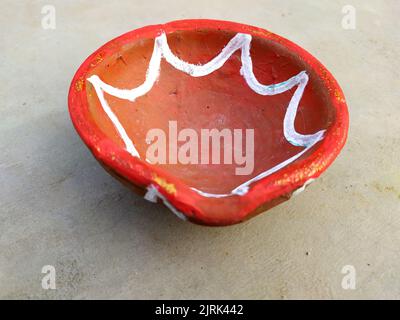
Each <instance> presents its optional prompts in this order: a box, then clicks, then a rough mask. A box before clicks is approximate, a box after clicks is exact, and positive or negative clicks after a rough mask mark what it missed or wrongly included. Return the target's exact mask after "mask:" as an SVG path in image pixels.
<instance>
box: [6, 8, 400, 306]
mask: <svg viewBox="0 0 400 320" xmlns="http://www.w3.org/2000/svg"><path fill="white" fill-rule="evenodd" d="M45 4H53V5H54V6H55V8H56V14H57V16H56V17H57V20H56V21H57V27H56V29H55V30H43V29H42V27H41V19H42V14H41V8H42V6H43V5H45ZM346 4H350V5H353V6H354V7H355V8H356V10H357V11H356V12H357V27H356V29H355V30H344V29H343V28H342V26H341V20H342V17H343V14H342V12H341V10H342V7H343V5H346ZM399 14H400V2H399V1H396V0H391V1H390V0H388V1H378V0H369V1H366V0H364V1H355V0H353V1H350V0H348V1H328V0H324V1H283V0H279V1H243V0H241V1H237V0H229V1H225V0H224V1H215V0H213V1H168V2H167V1H105V0H101V1H77V0H75V1H54V0H53V1H51V0H48V1H22V0H20V1H11V0H2V13H1V15H0V36H1V38H0V52H1V60H0V71H1V72H0V84H1V86H0V111H1V120H0V155H1V157H0V203H1V207H0V298H40V299H42V298H200V299H201V298H261V299H264V298H277V299H281V298H282V299H284V298H339V299H343V298H400V251H399V243H400V242H399V241H400V230H399V229H400V170H399V158H400V151H399V146H400V135H399V133H400V106H399V101H400V90H399V88H400V80H399V70H400V62H399V61H400V60H399V53H400V52H399V51H400V50H399V48H400V35H399V32H398V27H399V23H398V17H399ZM183 18H216V19H224V20H233V21H238V22H243V23H248V24H252V25H256V26H259V27H263V28H266V29H269V30H271V31H273V32H275V33H278V34H281V35H283V36H285V37H287V38H289V39H290V40H292V41H294V42H296V43H297V44H299V45H301V46H303V47H304V48H305V49H306V50H308V51H310V52H311V53H312V54H313V55H315V56H316V57H317V58H318V59H319V60H320V61H322V62H323V63H324V64H325V65H326V66H327V68H328V69H329V70H330V71H331V72H332V73H333V74H334V76H335V77H336V78H337V80H338V81H339V83H340V84H341V86H342V88H343V90H344V92H345V95H346V98H347V101H348V105H349V109H350V117H351V119H350V120H351V123H350V125H351V126H350V132H349V140H348V143H347V145H346V147H345V149H344V150H343V153H342V154H341V155H340V156H339V158H338V159H337V161H336V162H335V163H334V164H333V165H332V166H331V167H330V168H329V169H328V171H327V172H326V173H324V174H323V176H322V177H321V178H320V179H318V180H317V181H316V182H314V183H313V184H312V185H311V186H310V187H309V188H308V189H307V191H305V192H304V193H302V194H301V195H299V196H298V197H295V198H293V199H292V200H290V201H289V202H286V203H284V204H283V205H280V206H278V207H276V208H274V209H272V210H270V211H269V212H268V213H266V214H262V215H260V216H258V217H256V218H254V219H252V220H250V221H248V222H246V223H243V224H241V225H236V226H232V227H227V228H208V227H200V226H196V225H193V224H190V223H186V222H183V221H180V220H178V219H177V218H176V217H175V216H174V215H173V214H171V213H170V212H169V211H168V210H167V209H165V208H164V207H162V206H157V205H154V204H151V203H148V202H146V201H145V200H143V199H142V198H140V197H138V196H136V195H134V194H132V193H131V192H130V191H129V190H127V189H125V188H124V187H123V186H121V185H120V184H119V183H118V182H117V181H115V180H114V179H113V178H111V177H110V176H109V175H108V174H107V173H106V172H105V171H104V170H103V169H102V168H101V167H100V166H99V165H98V164H97V162H96V161H95V160H94V159H93V157H92V156H91V154H90V153H89V151H88V150H87V149H86V147H85V146H84V145H83V143H82V142H81V140H80V139H79V137H78V136H77V134H76V133H75V131H74V128H73V126H72V124H71V122H70V119H69V115H68V111H67V102H66V101H67V94H68V87H69V83H70V81H71V79H72V76H73V74H74V72H75V71H76V69H77V68H78V67H79V65H80V64H81V63H82V62H83V60H84V59H85V58H86V56H88V55H89V54H90V53H92V52H93V51H94V50H95V49H97V48H98V47H99V46H100V45H102V44H103V43H104V42H106V41H108V40H110V39H112V38H113V37H115V36H118V35H120V34H122V33H125V32H127V31H129V30H131V29H134V28H137V27H141V26H144V25H148V24H156V23H162V22H167V21H170V20H175V19H183ZM44 265H54V266H55V268H56V272H57V273H56V275H57V278H56V281H57V282H56V284H57V289H56V290H47V291H46V290H43V289H42V288H41V279H42V277H43V274H41V269H42V267H43V266H44ZM345 265H353V266H354V267H355V269H356V272H357V273H356V275H357V278H356V289H355V290H344V289H342V287H341V281H342V278H343V276H344V275H343V274H341V270H342V267H343V266H345Z"/></svg>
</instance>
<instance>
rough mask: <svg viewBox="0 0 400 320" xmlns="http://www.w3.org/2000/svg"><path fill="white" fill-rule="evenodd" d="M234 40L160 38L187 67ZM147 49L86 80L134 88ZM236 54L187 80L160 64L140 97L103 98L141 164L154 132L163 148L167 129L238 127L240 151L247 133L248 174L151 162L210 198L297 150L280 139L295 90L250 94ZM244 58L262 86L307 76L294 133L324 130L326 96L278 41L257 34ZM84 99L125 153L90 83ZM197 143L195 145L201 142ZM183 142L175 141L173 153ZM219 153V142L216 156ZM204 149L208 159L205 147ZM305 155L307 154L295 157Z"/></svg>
mask: <svg viewBox="0 0 400 320" xmlns="http://www.w3.org/2000/svg"><path fill="white" fill-rule="evenodd" d="M234 36H235V33H232V32H225V31H219V30H208V29H200V30H192V31H176V32H173V33H170V34H168V35H167V39H168V44H169V47H170V49H171V51H172V52H173V53H174V55H176V56H177V57H179V58H180V59H182V60H184V61H187V62H190V63H193V64H204V63H206V62H208V61H210V60H211V59H213V58H214V57H215V56H217V55H218V54H219V53H220V52H221V50H222V49H223V48H224V46H225V45H226V44H227V43H228V42H229V41H230V40H231V39H232V38H233V37H234ZM153 47H154V39H141V40H136V41H133V42H131V43H130V44H129V45H125V46H124V47H121V48H119V49H118V52H116V53H115V54H113V55H112V56H109V57H106V58H104V60H103V61H102V62H101V63H100V64H98V65H97V66H96V67H95V68H94V69H93V70H91V74H90V75H97V76H99V77H100V78H101V79H102V80H103V81H104V82H105V83H108V84H110V85H112V86H113V87H116V88H120V89H132V88H135V87H138V86H139V85H141V84H142V83H143V82H144V80H145V78H146V70H147V68H148V66H149V61H150V58H151V56H152V53H153ZM240 54H241V51H240V50H237V51H236V52H235V53H234V54H233V55H232V56H231V57H230V58H229V59H228V60H227V61H226V63H225V64H224V65H223V66H222V67H221V68H220V69H218V70H216V71H214V72H213V73H211V74H209V75H207V76H204V77H192V76H190V75H188V74H186V73H184V72H182V71H179V70H177V69H175V68H174V67H173V66H172V65H170V64H169V63H168V62H166V61H165V59H163V60H162V61H161V68H160V75H159V78H158V81H157V82H156V83H155V84H154V86H153V87H152V89H151V90H150V91H149V92H148V93H147V94H145V95H143V96H141V97H138V98H137V99H136V100H135V101H134V102H131V101H128V100H126V99H120V98H117V97H115V96H112V95H109V94H107V93H106V94H105V98H106V99H107V102H108V104H109V106H110V108H111V109H112V110H113V112H114V114H115V115H116V116H117V117H118V119H119V121H120V123H121V124H122V125H123V127H124V129H125V131H126V133H127V135H128V136H129V137H130V139H131V140H132V141H133V143H134V145H135V148H136V149H137V151H138V153H139V155H140V157H141V159H146V153H147V151H148V148H149V145H151V143H152V142H150V141H149V140H148V139H146V138H147V135H148V133H149V131H150V130H152V129H155V128H157V129H161V130H163V132H165V133H166V137H167V139H166V147H167V149H166V150H168V148H169V145H170V144H171V143H172V140H170V139H169V134H170V133H171V132H172V131H173V130H174V124H176V126H177V130H178V132H179V131H180V130H182V129H186V128H191V129H194V130H195V132H197V133H198V137H200V136H201V130H202V129H219V130H222V129H230V130H231V132H232V130H233V129H242V130H243V131H242V132H243V134H242V140H243V141H242V143H243V146H246V141H245V137H246V135H245V134H244V132H245V131H244V130H245V129H253V130H254V157H253V158H254V163H253V170H252V171H251V172H249V173H248V174H245V175H238V174H236V169H237V168H238V167H243V166H244V165H238V163H235V162H234V161H233V163H232V164H223V163H216V164H213V163H209V164H182V163H176V164H171V163H170V161H168V160H169V159H168V154H167V164H154V166H157V167H162V169H163V170H165V171H167V172H168V173H169V174H171V175H174V176H175V177H177V178H179V179H180V180H182V181H183V182H185V183H186V184H187V185H188V186H190V187H194V188H197V189H199V190H202V191H204V192H210V193H227V192H230V191H231V190H232V189H234V188H235V187H237V186H238V185H240V184H242V183H244V182H246V181H248V180H249V179H251V178H253V177H255V176H257V175H258V174H260V173H262V172H264V171H266V170H268V169H269V168H272V167H274V166H276V165H278V164H279V163H282V162H283V161H285V160H287V159H289V158H290V157H292V156H294V155H295V154H297V153H299V152H300V151H301V150H303V149H304V147H298V146H294V145H292V144H291V143H289V142H288V141H287V140H286V139H285V137H284V134H283V119H284V116H285V113H286V110H287V107H288V104H289V101H290V99H291V98H292V96H293V93H294V91H295V89H296V87H295V88H293V89H291V90H288V91H286V92H284V93H281V94H276V95H272V96H262V95H259V94H257V93H256V92H254V91H253V90H252V89H251V88H250V87H249V86H248V85H247V83H246V81H245V79H244V78H243V77H242V76H241V74H240V68H241V55H240ZM250 54H251V57H252V60H253V72H254V75H255V76H256V78H257V80H258V81H259V82H260V83H262V84H273V83H280V82H283V81H286V80H288V79H289V78H291V77H293V76H295V75H297V74H298V73H299V72H301V71H303V70H305V71H307V73H308V75H309V77H310V80H309V82H308V84H307V86H306V89H305V91H304V94H303V96H302V98H301V101H300V104H299V107H298V110H297V114H296V120H295V129H296V131H297V132H299V133H301V134H312V133H315V132H317V131H319V130H321V129H326V128H328V127H329V125H330V123H331V122H332V121H333V120H334V116H335V114H334V111H333V108H332V106H331V103H330V100H329V98H328V92H327V90H326V89H325V88H324V86H323V85H322V82H321V80H320V79H319V77H318V76H316V75H315V73H314V71H313V70H312V69H311V68H310V67H309V66H308V65H307V64H305V63H304V62H303V61H302V60H301V59H300V58H299V57H298V56H296V55H294V54H293V53H291V52H289V51H288V50H287V48H285V47H283V46H282V45H280V44H279V43H276V42H273V41H270V40H265V39H262V38H260V37H256V36H253V37H252V41H251V49H250ZM90 75H89V76H90ZM87 98H88V102H89V109H90V115H91V117H92V119H93V120H94V122H95V123H96V125H97V126H98V127H99V128H100V129H101V130H102V131H103V132H104V133H105V134H106V135H107V136H108V137H109V138H110V139H112V140H113V141H114V142H115V143H116V144H118V145H120V146H121V148H124V142H123V140H122V139H121V137H120V135H119V134H118V131H117V130H116V128H115V126H114V125H113V123H112V122H111V120H110V118H109V117H108V116H107V114H106V113H105V112H104V110H103V108H102V106H101V104H100V102H99V99H98V96H97V94H96V92H95V90H94V88H93V86H92V85H91V84H90V83H89V82H87ZM171 124H172V126H171ZM198 141H199V148H200V147H201V140H200V138H199V140H198ZM184 143H185V142H184V141H180V142H179V141H178V143H177V148H178V149H179V148H180V147H181V146H182V145H183V144H184ZM224 151H225V150H224V144H223V143H221V150H220V156H221V159H223V155H224ZM243 151H245V148H244V149H243ZM209 152H210V158H211V156H212V155H211V150H210V151H209ZM229 152H231V150H230V151H229ZM306 156H307V153H305V154H303V155H302V157H306ZM199 157H200V156H199Z"/></svg>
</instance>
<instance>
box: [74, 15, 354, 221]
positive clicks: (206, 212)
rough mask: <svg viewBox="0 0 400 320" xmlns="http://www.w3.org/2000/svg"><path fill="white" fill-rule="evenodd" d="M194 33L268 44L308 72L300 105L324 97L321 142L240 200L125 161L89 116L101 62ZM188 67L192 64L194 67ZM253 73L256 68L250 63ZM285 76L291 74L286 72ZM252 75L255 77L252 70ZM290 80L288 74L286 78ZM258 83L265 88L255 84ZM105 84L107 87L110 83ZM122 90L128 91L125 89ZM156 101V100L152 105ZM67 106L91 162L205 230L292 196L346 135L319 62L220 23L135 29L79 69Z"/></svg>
mask: <svg viewBox="0 0 400 320" xmlns="http://www.w3.org/2000/svg"><path fill="white" fill-rule="evenodd" d="M197 30H203V31H204V30H208V31H209V32H212V33H218V32H227V33H232V34H236V33H246V34H250V35H251V36H252V37H253V39H259V40H260V41H264V40H267V41H269V43H270V44H276V45H277V46H279V47H280V48H281V49H282V48H283V49H284V50H286V51H287V52H288V53H290V54H291V55H295V56H296V57H297V59H298V63H299V64H303V65H304V68H305V69H307V72H308V73H310V72H311V73H312V74H313V77H314V79H316V80H315V82H314V84H312V83H309V86H308V87H307V88H306V91H305V96H304V99H309V100H307V101H309V102H308V104H309V105H311V107H315V106H318V103H320V102H318V101H317V100H315V99H314V100H312V95H313V94H314V93H315V95H319V93H320V92H322V93H323V94H324V95H326V97H327V98H326V99H325V100H327V101H326V106H325V108H328V109H329V110H328V113H329V114H331V116H329V119H328V120H327V121H326V123H327V124H326V127H325V128H324V129H326V130H327V131H326V133H325V137H324V139H323V140H322V141H320V142H318V143H317V144H316V145H315V146H314V147H313V148H312V149H310V150H309V151H308V152H306V153H305V154H304V155H303V156H301V157H300V158H299V159H297V160H296V161H294V162H293V163H291V164H289V165H288V166H286V167H284V168H283V169H281V170H278V171H277V172H275V173H273V174H271V175H269V176H267V177H265V178H263V179H261V180H259V181H257V182H254V183H253V184H251V185H250V190H249V191H248V193H246V194H244V195H242V196H238V195H233V196H230V197H226V198H207V197H204V196H201V195H200V194H198V193H197V192H195V191H193V190H192V189H190V186H189V185H188V184H187V183H185V182H184V181H183V180H182V179H181V178H179V177H177V176H176V175H174V174H171V171H168V170H164V169H163V167H162V166H154V165H151V164H149V163H147V162H146V161H143V160H141V159H139V158H135V157H133V156H132V155H130V154H129V153H128V152H127V151H126V150H125V149H124V148H123V147H122V146H121V144H119V143H117V142H116V141H115V140H113V139H111V138H110V134H109V132H107V130H106V131H105V130H104V129H102V128H100V127H99V125H98V123H97V122H96V120H95V119H94V117H93V113H92V112H91V110H90V108H91V107H90V103H89V101H88V100H89V99H88V92H89V93H90V90H89V89H91V88H90V86H91V84H90V83H89V82H87V81H86V79H87V78H88V76H90V75H91V74H93V71H94V70H95V69H96V68H98V67H99V66H101V64H102V61H104V60H107V59H108V58H110V57H112V56H115V55H116V54H118V52H120V51H121V50H122V49H121V48H123V47H126V46H128V45H129V44H131V43H133V42H135V41H138V40H142V39H154V38H155V37H157V36H158V35H159V34H160V33H161V32H165V33H166V34H167V36H168V35H173V34H174V33H176V32H190V31H197ZM210 30H211V31H210ZM252 48H253V47H252ZM171 49H173V48H171ZM221 49H222V48H221ZM252 55H253V52H252ZM195 58H196V57H195ZM195 58H192V59H195ZM184 60H185V59H184ZM123 62H124V61H123ZM190 62H192V63H196V62H195V61H190ZM124 63H125V62H124ZM203 63H204V62H203ZM255 67H257V64H256V63H255ZM268 68H271V66H268ZM273 68H274V66H272V69H268V70H271V71H270V72H271V73H272V75H273V76H274V74H275V73H279V70H278V72H277V71H276V70H274V69H273ZM161 72H162V71H161ZM287 73H288V74H289V73H292V70H290V71H287ZM255 74H256V76H257V77H258V74H257V70H256V69H255ZM295 74H296V73H294V74H293V73H292V75H295ZM285 76H286V74H285ZM287 78H289V76H288V77H287ZM260 82H262V83H266V82H263V81H261V80H260ZM110 84H111V85H112V83H110ZM317 85H318V87H317ZM124 88H128V89H131V87H126V86H124ZM92 91H93V90H92ZM322 93H321V94H322ZM306 95H308V96H309V98H307V97H306ZM156 98H157V96H155V98H154V99H156ZM238 99H240V97H238ZM68 102H69V110H70V115H71V119H72V122H73V124H74V126H75V128H76V130H77V131H78V133H79V135H80V136H81V138H82V139H83V141H84V142H85V144H86V145H87V146H88V147H89V148H90V150H91V152H92V153H93V154H94V156H95V157H96V158H97V159H98V160H99V161H100V162H101V163H102V164H103V165H104V166H105V167H106V168H107V169H109V170H110V171H112V172H113V173H114V174H115V175H117V176H118V177H120V178H122V179H123V180H124V181H126V182H128V183H130V184H132V185H134V186H138V187H140V188H142V189H145V188H146V187H147V186H149V185H150V184H153V185H156V186H157V187H158V190H159V192H160V193H161V194H162V195H163V196H164V197H165V198H166V199H167V200H168V201H169V202H170V203H171V204H172V205H173V206H174V207H175V208H176V209H177V210H179V211H180V212H182V213H183V214H185V216H186V217H187V218H188V219H189V220H190V221H192V222H196V223H200V224H206V225H229V224H234V223H238V222H241V221H243V220H246V219H248V218H249V217H251V216H253V215H255V214H257V213H260V212H262V211H263V210H265V209H268V208H269V207H272V206H274V205H276V204H278V203H280V202H282V201H284V200H286V199H288V198H290V196H291V194H292V192H293V191H295V190H296V189H298V188H300V187H301V186H303V185H304V184H305V183H306V182H307V181H308V180H309V179H313V178H317V177H318V176H319V175H320V174H321V173H322V172H323V171H324V170H325V169H326V168H327V167H328V166H329V165H330V164H331V163H332V162H333V160H334V159H335V158H336V157H337V155H338V154H339V152H340V150H341V149H342V147H343V146H344V143H345V140H346V137H347V131H348V112H347V106H346V103H345V99H344V96H343V93H342V91H341V89H340V87H339V85H338V84H337V82H336V81H335V79H334V78H333V76H332V75H331V74H330V73H329V71H328V70H327V69H326V68H325V67H324V66H323V65H322V64H321V63H320V62H318V61H317V60H316V59H315V58H314V57H313V56H311V55H310V54H309V53H308V52H306V51H305V50H303V49H302V48H300V47H298V46H297V45H295V44H293V43H292V42H290V41H288V40H286V39H284V38H282V37H280V36H278V35H275V34H273V33H271V32H268V31H266V30H263V29H260V28H257V27H252V26H247V25H243V24H238V23H233V22H226V21H215V20H183V21H174V22H170V23H167V24H164V25H155V26H148V27H144V28H141V29H137V30H134V31H131V32H128V33H126V34H124V35H122V36H120V37H118V38H116V39H114V40H112V41H110V42H108V43H107V44H105V45H104V46H103V47H101V48H100V49H98V50H97V51H96V52H95V53H93V54H92V55H91V56H90V57H88V58H87V59H86V61H85V62H84V63H83V64H82V65H81V66H80V68H79V69H78V71H77V73H76V74H75V76H74V79H73V80H72V83H71V87H70V91H69V101H68ZM151 102H155V101H151ZM218 102H220V101H218ZM300 107H301V102H300ZM296 121H297V118H296ZM313 122H315V126H320V125H323V123H324V121H322V122H319V121H317V120H315V121H313ZM296 123H297V122H296ZM296 126H297V124H296ZM307 133H308V132H307ZM267 169H268V168H267ZM216 183H217V182H216Z"/></svg>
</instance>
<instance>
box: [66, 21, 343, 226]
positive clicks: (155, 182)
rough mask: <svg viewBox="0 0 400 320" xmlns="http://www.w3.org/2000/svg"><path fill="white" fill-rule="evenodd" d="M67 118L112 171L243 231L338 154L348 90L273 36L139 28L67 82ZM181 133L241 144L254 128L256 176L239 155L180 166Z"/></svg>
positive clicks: (183, 26)
mask: <svg viewBox="0 0 400 320" xmlns="http://www.w3.org/2000/svg"><path fill="white" fill-rule="evenodd" d="M69 111H70V114H71V118H72V122H73V124H74V126H75V128H76V130H77V132H78V133H79V135H80V136H81V138H82V139H83V141H84V142H85V144H86V145H87V146H88V147H89V149H90V150H91V152H92V153H93V155H94V156H95V157H96V159H97V160H98V161H99V162H100V163H101V164H102V165H103V166H104V168H105V169H106V170H107V171H109V172H110V173H111V174H113V175H114V176H115V177H117V178H118V179H120V180H121V181H123V182H124V183H126V184H127V185H129V186H130V187H132V189H134V190H135V191H137V192H141V194H143V195H144V197H145V198H146V199H147V200H150V201H153V202H157V201H160V202H163V203H164V204H165V205H166V206H167V207H168V208H169V209H171V210H172V211H173V212H174V213H175V214H176V215H177V216H178V217H180V218H182V219H185V220H189V221H192V222H195V223H199V224H206V225H229V224H234V223H238V222H241V221H243V220H246V219H248V218H249V217H252V216H254V215H256V214H258V213H260V212H263V211H265V210H267V209H269V208H271V207H273V206H275V205H277V204H279V203H281V202H283V201H285V200H287V199H289V198H290V197H291V196H292V195H293V194H294V193H298V192H299V191H301V190H303V189H304V188H305V186H306V185H307V184H309V183H310V182H311V181H313V180H314V179H315V178H317V177H318V176H319V175H320V174H321V173H322V172H323V171H324V170H325V169H326V168H327V167H328V166H329V165H330V164H331V163H332V161H333V160H334V159H335V158H336V157H337V155H338V154H339V152H340V150H341V149H342V147H343V145H344V143H345V140H346V137H347V131H348V111H347V106H346V102H345V99H344V96H343V93H342V90H341V89H340V87H339V85H338V84H337V82H336V81H335V79H334V78H333V76H332V75H331V74H330V73H329V71H328V70H327V69H326V68H325V67H324V66H323V65H322V64H321V63H320V62H318V61H317V60H316V59H315V58H314V57H313V56H311V55H310V54H309V53H308V52H306V51H305V50H304V49H302V48H300V47H299V46H297V45H295V44H294V43H292V42H290V41H288V40H286V39H284V38H282V37H280V36H278V35H276V34H273V33H271V32H268V31H266V30H263V29H260V28H257V27H252V26H248V25H243V24H238V23H233V22H226V21H214V20H184V21H175V22H170V23H167V24H164V25H155V26H149V27H144V28H141V29H138V30H134V31H131V32H129V33H127V34H124V35H122V36H120V37H118V38H116V39H114V40H112V41H110V42H109V43H107V44H105V45H104V46H103V47H101V48H100V49H98V50H97V51H96V52H95V53H93V54H92V55H91V56H90V57H89V58H87V60H86V61H85V62H84V63H83V64H82V65H81V67H80V68H79V70H78V71H77V73H76V75H75V77H74V79H73V80H72V84H71V87H70V92H69ZM154 128H157V129H158V130H161V131H162V132H165V133H166V137H167V138H166V139H165V140H166V141H165V144H166V148H165V150H169V152H168V155H167V156H166V158H167V159H168V161H166V162H165V163H157V162H154V161H153V162H152V161H149V159H148V157H147V154H148V149H149V145H151V144H152V143H153V140H151V141H149V137H148V133H149V132H150V131H151V130H153V129H154ZM184 128H188V129H190V130H191V131H188V132H191V133H194V134H199V135H200V132H201V130H203V129H208V130H212V129H217V130H219V131H217V132H219V133H221V132H222V130H224V129H228V131H225V133H226V132H228V134H230V133H232V136H231V138H230V139H231V141H232V139H234V141H235V142H239V144H240V145H241V146H242V147H243V146H244V145H246V143H247V144H249V141H250V140H249V141H247V140H246V139H247V137H246V135H245V134H241V135H235V132H237V130H239V131H240V130H242V131H241V132H247V130H252V131H251V133H252V139H253V140H252V141H251V142H252V143H253V145H252V148H253V149H252V152H253V155H254V156H253V158H252V160H253V163H251V166H250V170H247V172H246V173H245V174H243V173H242V174H240V173H239V174H238V170H237V169H238V167H240V164H241V165H242V169H243V161H242V162H241V163H239V162H234V161H232V158H231V159H230V161H227V162H220V163H217V162H215V161H211V163H210V162H206V161H205V162H202V161H200V160H199V159H200V158H201V157H203V156H204V153H206V154H205V155H206V157H205V158H207V157H208V158H209V157H210V156H211V155H210V153H211V151H212V150H211V149H212V148H211V149H210V148H208V149H207V148H205V149H203V148H202V147H201V146H198V147H196V148H197V149H196V148H194V149H190V148H189V149H190V152H195V151H198V150H199V149H201V151H202V152H203V154H199V155H198V157H197V156H196V157H195V159H196V161H197V162H196V161H186V162H185V161H178V160H179V159H177V154H181V153H182V152H183V153H185V151H182V150H179V148H180V147H181V146H182V145H183V144H185V141H182V139H179V138H178V139H177V135H178V136H179V137H180V133H179V130H183V129H184ZM229 130H230V131H229ZM235 130H236V131H235ZM249 132H250V131H249ZM187 136H190V135H187ZM192 138H193V139H195V140H196V139H197V138H198V136H197V137H192ZM223 138H224V139H228V138H229V137H227V136H223ZM158 139H160V137H158ZM174 139H175V140H174ZM222 140H223V139H221V141H222ZM228 140H229V139H228ZM245 140H246V141H245ZM186 142H187V141H186ZM192 142H193V141H192ZM220 146H221V144H220ZM223 148H226V146H225V145H223V147H222V149H221V154H222V153H223V154H224V155H225V153H224V151H226V150H228V149H227V148H226V150H223ZM235 148H236V146H234V147H233V148H231V150H230V151H232V152H233V151H234V150H233V149H235ZM189 149H187V148H186V149H185V150H186V151H188V150H189ZM213 150H214V149H213ZM235 150H236V149H235ZM243 150H244V149H243V148H242V149H241V151H240V152H239V153H236V154H235V155H237V156H238V158H240V156H243ZM246 150H247V149H246ZM171 151H172V152H171ZM228 151H229V150H228ZM158 152H160V150H159V151H158ZM199 153H200V151H199ZM201 159H203V158H201ZM213 159H214V158H213ZM235 159H236V157H235ZM192 160H193V158H192ZM242 160H243V159H242ZM244 171H246V170H244Z"/></svg>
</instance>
